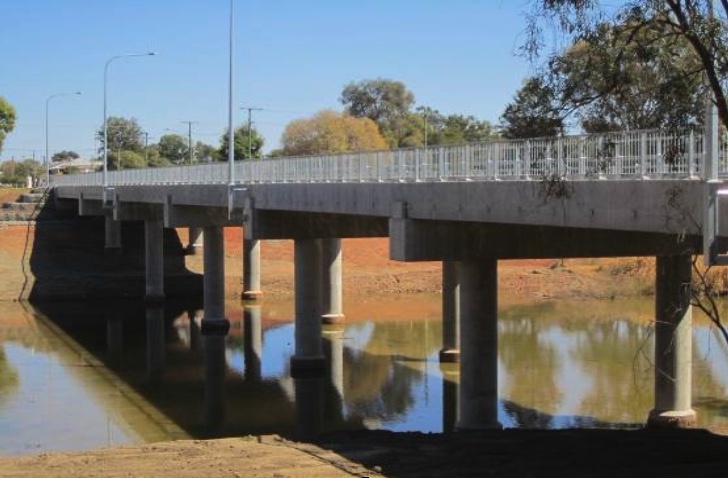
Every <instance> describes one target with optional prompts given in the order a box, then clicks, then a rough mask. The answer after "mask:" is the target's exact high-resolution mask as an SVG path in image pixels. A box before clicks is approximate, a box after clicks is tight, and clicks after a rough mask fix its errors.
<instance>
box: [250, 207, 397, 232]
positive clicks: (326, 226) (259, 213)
mask: <svg viewBox="0 0 728 478" xmlns="http://www.w3.org/2000/svg"><path fill="white" fill-rule="evenodd" d="M243 227H244V229H245V238H246V239H254V240H259V239H322V238H347V237H387V236H388V235H389V231H388V224H387V218H384V217H374V216H354V215H348V214H323V213H302V212H292V211H267V210H266V211H263V210H260V209H256V210H254V211H252V212H251V214H249V219H248V220H247V221H246V222H245V223H244V224H243Z"/></svg>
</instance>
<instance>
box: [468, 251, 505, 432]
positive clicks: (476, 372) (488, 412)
mask: <svg viewBox="0 0 728 478" xmlns="http://www.w3.org/2000/svg"><path fill="white" fill-rule="evenodd" d="M458 278H459V282H460V307H461V320H462V322H461V324H460V352H461V354H462V360H461V362H460V398H459V400H460V417H459V421H458V424H457V429H458V430H461V431H464V430H491V429H500V428H502V425H501V424H500V422H498V261H497V260H496V259H495V258H491V259H481V260H477V261H461V262H459V263H458Z"/></svg>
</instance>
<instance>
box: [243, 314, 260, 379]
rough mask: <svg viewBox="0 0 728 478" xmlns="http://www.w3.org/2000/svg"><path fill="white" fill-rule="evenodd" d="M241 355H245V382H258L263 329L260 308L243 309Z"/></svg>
mask: <svg viewBox="0 0 728 478" xmlns="http://www.w3.org/2000/svg"><path fill="white" fill-rule="evenodd" d="M243 327H244V329H243V353H244V355H245V380H249V381H256V382H257V381H260V379H261V369H262V357H263V327H262V324H261V307H260V306H259V305H246V306H245V307H243Z"/></svg>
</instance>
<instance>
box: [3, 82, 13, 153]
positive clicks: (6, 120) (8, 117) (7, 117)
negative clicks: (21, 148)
mask: <svg viewBox="0 0 728 478" xmlns="http://www.w3.org/2000/svg"><path fill="white" fill-rule="evenodd" d="M15 119H16V115H15V108H13V105H11V104H10V103H8V101H7V100H6V99H5V98H3V97H2V96H0V151H2V150H3V143H4V142H5V137H6V136H7V135H8V134H9V133H10V132H11V131H13V129H15Z"/></svg>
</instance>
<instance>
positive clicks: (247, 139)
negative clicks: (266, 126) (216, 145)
mask: <svg viewBox="0 0 728 478" xmlns="http://www.w3.org/2000/svg"><path fill="white" fill-rule="evenodd" d="M234 141H235V149H234V151H233V155H234V157H235V161H240V160H243V159H255V158H260V157H261V150H262V149H263V143H264V140H263V137H262V136H261V135H260V133H258V131H257V130H256V129H255V128H250V130H248V126H247V125H244V126H240V127H239V128H238V129H236V130H235V137H234ZM228 143H229V141H228V132H227V131H225V133H224V134H223V135H222V137H221V138H220V155H219V157H218V159H219V160H220V161H227V159H228V154H229V153H228Z"/></svg>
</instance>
